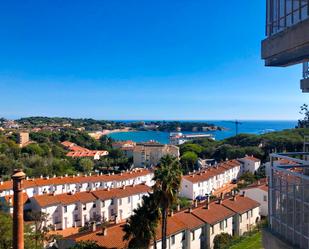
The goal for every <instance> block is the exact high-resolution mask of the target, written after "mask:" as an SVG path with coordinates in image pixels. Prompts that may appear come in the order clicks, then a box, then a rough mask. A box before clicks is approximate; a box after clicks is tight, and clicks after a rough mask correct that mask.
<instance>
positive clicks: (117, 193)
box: [92, 184, 151, 200]
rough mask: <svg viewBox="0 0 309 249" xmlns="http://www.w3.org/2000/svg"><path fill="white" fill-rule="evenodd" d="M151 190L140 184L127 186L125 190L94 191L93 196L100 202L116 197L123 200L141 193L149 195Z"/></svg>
mask: <svg viewBox="0 0 309 249" xmlns="http://www.w3.org/2000/svg"><path fill="white" fill-rule="evenodd" d="M149 191H151V188H150V187H148V186H147V185H144V184H139V185H135V186H125V188H112V189H109V190H108V189H103V190H96V191H93V192H92V193H93V195H94V196H96V197H97V198H98V199H100V200H108V199H112V198H115V197H118V198H123V197H127V196H131V195H135V194H139V193H148V192H149Z"/></svg>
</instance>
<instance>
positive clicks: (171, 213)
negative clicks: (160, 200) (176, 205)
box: [170, 209, 174, 217]
mask: <svg viewBox="0 0 309 249" xmlns="http://www.w3.org/2000/svg"><path fill="white" fill-rule="evenodd" d="M170 215H171V217H173V216H174V210H173V209H172V210H171V212H170Z"/></svg>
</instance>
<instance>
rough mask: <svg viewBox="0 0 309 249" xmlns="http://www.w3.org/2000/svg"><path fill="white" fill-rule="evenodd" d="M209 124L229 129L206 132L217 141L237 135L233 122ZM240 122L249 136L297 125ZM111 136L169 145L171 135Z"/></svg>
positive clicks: (138, 133) (163, 133)
mask: <svg viewBox="0 0 309 249" xmlns="http://www.w3.org/2000/svg"><path fill="white" fill-rule="evenodd" d="M196 122H198V121H196ZM201 122H202V121H201ZM203 122H205V121H203ZM207 122H209V123H212V124H215V125H218V126H222V127H225V128H227V130H224V131H214V132H206V133H212V134H213V135H214V137H215V139H216V140H222V139H225V138H228V137H231V136H234V135H235V124H234V123H232V122H229V121H207ZM240 122H241V124H240V125H239V126H238V133H249V134H262V133H265V132H270V131H281V130H284V129H291V128H294V127H295V126H296V125H297V121H240ZM183 133H190V132H183ZM191 133H192V132H191ZM199 133H201V132H199ZM109 136H110V137H112V138H113V139H115V140H133V141H135V142H145V141H149V140H155V141H158V142H160V143H165V144H167V143H169V133H168V132H160V131H132V132H119V133H112V134H110V135H109Z"/></svg>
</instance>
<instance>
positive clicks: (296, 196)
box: [269, 152, 309, 249]
mask: <svg viewBox="0 0 309 249" xmlns="http://www.w3.org/2000/svg"><path fill="white" fill-rule="evenodd" d="M308 159H309V153H308V152H294V153H282V154H272V155H271V166H270V170H271V174H270V180H269V223H270V228H271V231H272V232H273V233H274V234H277V235H278V237H280V238H283V239H284V240H286V241H287V242H289V243H291V244H292V245H293V248H302V249H305V248H309V219H308V217H309V160H308ZM278 160H281V162H284V164H278V163H276V161H278Z"/></svg>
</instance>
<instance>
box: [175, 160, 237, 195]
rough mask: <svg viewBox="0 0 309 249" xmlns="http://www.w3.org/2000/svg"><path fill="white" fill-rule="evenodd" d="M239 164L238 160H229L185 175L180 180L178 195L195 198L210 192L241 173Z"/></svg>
mask: <svg viewBox="0 0 309 249" xmlns="http://www.w3.org/2000/svg"><path fill="white" fill-rule="evenodd" d="M241 166H242V164H241V163H240V162H239V161H238V160H230V161H225V162H223V163H220V164H217V165H216V166H214V167H209V168H207V169H205V170H202V171H199V172H193V173H191V174H189V175H185V176H183V177H182V181H181V187H180V196H183V197H186V198H189V199H195V198H196V197H197V196H205V195H206V194H211V193H212V192H213V191H215V190H217V189H219V188H221V187H223V186H224V185H225V184H227V183H230V182H231V181H232V180H233V179H237V178H238V177H239V176H240V174H241Z"/></svg>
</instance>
